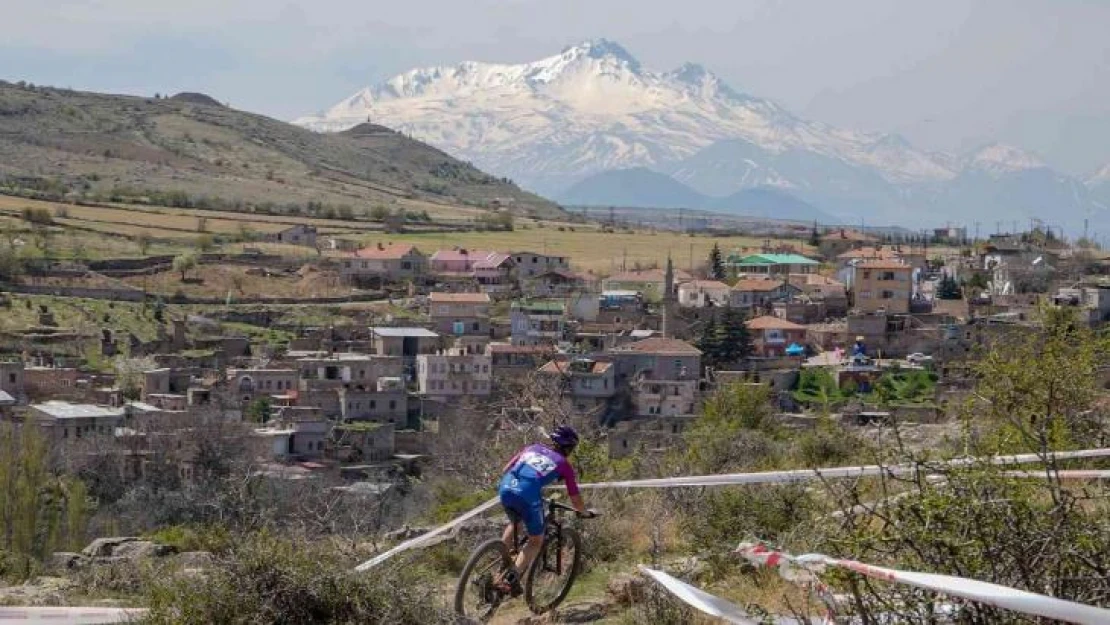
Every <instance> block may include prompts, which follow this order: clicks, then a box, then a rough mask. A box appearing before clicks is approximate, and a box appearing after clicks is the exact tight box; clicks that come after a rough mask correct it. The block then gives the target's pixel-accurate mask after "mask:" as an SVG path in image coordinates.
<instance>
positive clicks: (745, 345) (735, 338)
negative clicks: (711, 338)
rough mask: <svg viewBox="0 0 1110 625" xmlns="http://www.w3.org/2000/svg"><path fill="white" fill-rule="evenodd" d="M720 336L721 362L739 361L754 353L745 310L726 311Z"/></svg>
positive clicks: (719, 353) (721, 324)
mask: <svg viewBox="0 0 1110 625" xmlns="http://www.w3.org/2000/svg"><path fill="white" fill-rule="evenodd" d="M718 337H719V338H718V342H719V348H718V351H717V354H718V357H719V359H720V361H721V362H725V363H734V362H739V361H741V360H743V359H745V358H747V357H748V356H750V355H751V354H752V337H751V333H750V332H749V331H748V326H747V317H746V315H744V313H743V312H741V311H739V310H736V309H734V308H730V309H729V310H727V311H725V314H724V316H723V318H722V319H721V323H720V329H719V331H718Z"/></svg>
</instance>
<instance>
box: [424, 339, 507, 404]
mask: <svg viewBox="0 0 1110 625" xmlns="http://www.w3.org/2000/svg"><path fill="white" fill-rule="evenodd" d="M491 367H492V359H491V358H490V356H489V355H488V354H470V353H466V352H464V351H461V350H457V349H449V350H445V351H443V352H441V353H437V354H421V355H419V356H417V357H416V377H417V382H418V384H419V388H420V394H421V395H423V396H425V397H428V398H431V399H433V400H446V399H449V398H453V397H466V396H479V397H485V396H487V395H489V393H490V386H491V383H492V379H493V377H492V375H491Z"/></svg>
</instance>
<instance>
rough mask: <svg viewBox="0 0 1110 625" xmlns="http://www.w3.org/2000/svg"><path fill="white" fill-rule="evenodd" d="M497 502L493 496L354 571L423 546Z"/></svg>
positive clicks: (377, 556) (381, 554) (364, 563)
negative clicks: (452, 519)
mask: <svg viewBox="0 0 1110 625" xmlns="http://www.w3.org/2000/svg"><path fill="white" fill-rule="evenodd" d="M498 503H500V499H498V498H497V497H494V498H493V499H490V500H489V501H487V502H486V503H484V504H482V505H480V506H478V507H477V508H474V509H473V510H471V511H470V512H467V513H466V514H464V515H462V516H460V517H459V518H457V519H455V520H454V521H451V522H449V523H445V524H443V525H440V526H439V527H437V528H435V529H434V530H432V531H430V532H427V533H425V534H421V535H420V536H417V537H416V538H411V539H409V540H406V541H405V542H403V543H401V544H399V545H397V546H396V547H394V548H392V549H390V550H389V551H386V552H384V553H380V554H378V555H376V556H374V557H373V558H371V559H369V560H367V561H366V562H363V563H362V564H360V565H358V566H356V567H355V570H356V571H365V570H367V569H370V568H373V567H375V566H377V565H379V564H381V563H382V562H385V561H386V560H388V559H390V558H392V557H393V556H395V555H397V554H399V553H401V552H402V551H408V550H409V549H416V548H419V547H423V546H424V545H426V544H428V543H429V542H431V541H432V539H433V538H435V537H436V536H439V535H440V534H443V533H444V532H447V531H449V530H452V529H454V528H456V527H458V526H459V525H462V524H463V523H465V522H467V521H469V520H470V519H473V518H474V517H476V516H478V515H480V514H482V513H483V512H485V511H486V510H489V509H490V508H492V507H494V506H495V505H497V504H498Z"/></svg>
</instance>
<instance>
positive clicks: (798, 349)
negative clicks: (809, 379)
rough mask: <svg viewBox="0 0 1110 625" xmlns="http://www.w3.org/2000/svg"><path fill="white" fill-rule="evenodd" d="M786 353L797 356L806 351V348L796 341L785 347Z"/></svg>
mask: <svg viewBox="0 0 1110 625" xmlns="http://www.w3.org/2000/svg"><path fill="white" fill-rule="evenodd" d="M786 353H787V354H789V355H791V356H799V355H801V354H804V353H806V348H804V347H802V346H801V345H798V344H797V343H791V344H790V346H789V347H787V348H786Z"/></svg>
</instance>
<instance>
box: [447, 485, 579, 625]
mask: <svg viewBox="0 0 1110 625" xmlns="http://www.w3.org/2000/svg"><path fill="white" fill-rule="evenodd" d="M544 506H545V507H546V508H547V513H546V514H545V515H544V531H543V546H542V547H541V548H540V552H539V553H538V554H537V555H536V559H535V560H533V561H532V565H531V566H530V567H529V568H528V572H527V573H526V574H525V575H524V600H525V601H527V603H528V608H529V609H530V610H532V612H533V613H535V614H543V613H545V612H549V611H551V610H553V609H555V608H556V607H557V606H558V605H559V604H560V603H562V602H563V600H564V599H566V598H567V594H569V593H570V589H571V586H572V585H574V579H575V577H577V576H578V567H579V564H580V562H581V558H582V539H581V538H580V537H579V535H578V532H576V531H575V530H574V528H571V527H567V526H566V522H565V521H564V520H563V514H564V513H566V512H571V513H573V512H575V510H574V508H572V507H570V506H568V505H565V504H561V503H559V502H557V501H555V500H553V499H544ZM593 514H596V513H593ZM582 518H590V517H586V516H583V517H582ZM519 525H520V524H519V523H513V530H512V532H513V539H512V543H513V545H515V546H516V547H515V548H514V549H512V550H509V548H508V547H507V546H506V545H505V542H504V541H502V540H501V539H500V538H493V539H490V540H487V541H486V542H484V543H482V544H480V545H478V546H477V547H476V548H475V549H474V551H472V552H471V553H470V559H469V560H467V561H466V566H464V567H463V570H462V574H461V575H460V576H459V584H458V587H457V588H456V590H455V611H456V612H458V613H459V614H460V615H461V616H465V617H469V618H473V619H477V620H479V621H482V622H484V621H487V620H489V619H490V618H491V617H492V616H493V613H494V612H495V611H496V610H497V608H498V607H499V606H500V605H501V604H502V603H503V602H504V601H505V600H507V599H508V598H510V597H509V594H508V593H505V592H502V591H501V590H499V589H498V588H497V582H498V581H499V580H500V579H502V577H503V576H504V575H505V574H506V573H507V572H508V571H509V570H510V569H511V568H512V566H513V562H514V561H515V560H516V555H517V554H518V553H520V550H521V549H523V548H524V543H525V542H526V541H527V540H528V537H527V535H525V536H518V535H517V527H518V526H519Z"/></svg>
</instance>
